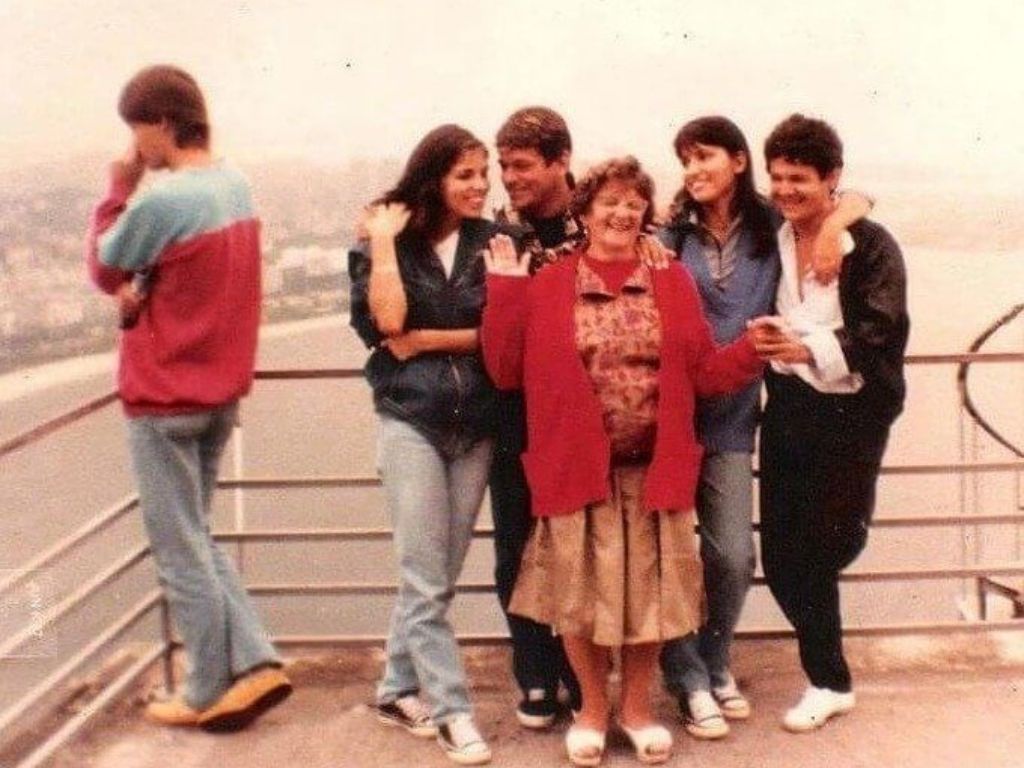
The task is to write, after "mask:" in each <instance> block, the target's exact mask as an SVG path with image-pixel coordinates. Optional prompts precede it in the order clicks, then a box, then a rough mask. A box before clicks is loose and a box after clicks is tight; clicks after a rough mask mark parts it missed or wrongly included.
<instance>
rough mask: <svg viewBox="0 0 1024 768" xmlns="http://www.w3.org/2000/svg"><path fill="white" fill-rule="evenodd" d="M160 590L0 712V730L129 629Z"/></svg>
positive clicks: (155, 602)
mask: <svg viewBox="0 0 1024 768" xmlns="http://www.w3.org/2000/svg"><path fill="white" fill-rule="evenodd" d="M162 595H163V593H162V592H161V591H160V590H159V589H154V590H153V591H152V592H150V593H149V594H148V595H146V597H144V598H143V599H142V600H140V601H139V602H138V603H136V604H135V607H134V608H132V609H131V610H130V611H128V613H126V614H125V615H124V616H123V617H122V618H121V619H120V620H119V621H118V622H117V623H116V624H114V625H112V626H111V627H109V628H108V629H106V630H105V631H104V632H103V633H102V634H101V635H99V636H97V637H96V638H95V639H93V640H92V642H90V643H89V644H88V645H87V646H85V647H84V648H83V649H82V650H80V651H79V652H78V653H76V654H75V655H74V656H72V657H71V658H70V659H68V660H67V661H66V662H65V663H64V664H62V665H61V666H60V667H58V668H57V669H56V670H54V671H53V672H52V673H51V674H50V675H48V676H47V677H46V679H45V680H43V681H42V682H41V683H39V684H38V685H37V686H36V687H35V688H33V689H32V690H31V691H29V693H28V694H26V695H25V696H23V697H22V698H21V699H20V700H19V701H18V702H16V703H15V704H14V705H13V706H11V707H9V708H8V709H6V710H4V712H3V713H0V732H3V730H4V729H5V728H7V727H8V726H10V725H11V724H12V723H14V722H17V720H18V719H20V718H21V717H23V716H24V715H25V713H26V712H28V711H29V710H31V709H32V707H34V706H35V705H36V704H37V703H38V702H39V700H40V699H42V698H43V697H44V696H46V694H48V693H49V692H50V691H52V690H53V689H54V688H56V687H57V686H58V685H60V684H61V683H62V682H64V680H66V679H67V678H68V677H70V676H71V675H72V674H73V673H74V672H75V670H77V669H78V668H79V667H80V666H81V665H82V664H84V663H85V662H86V661H88V660H89V659H90V658H91V657H92V656H94V655H95V654H96V653H98V652H99V651H100V650H101V649H102V648H104V647H105V646H107V645H109V644H110V643H112V642H114V641H115V640H117V639H118V638H119V637H121V635H123V634H124V633H125V632H127V631H128V630H130V629H131V628H132V627H134V626H135V625H136V624H138V623H139V621H140V620H141V619H142V618H143V617H144V616H145V615H146V614H147V613H149V612H150V611H151V610H153V608H154V607H155V606H156V605H158V604H159V603H160V598H161V597H162Z"/></svg>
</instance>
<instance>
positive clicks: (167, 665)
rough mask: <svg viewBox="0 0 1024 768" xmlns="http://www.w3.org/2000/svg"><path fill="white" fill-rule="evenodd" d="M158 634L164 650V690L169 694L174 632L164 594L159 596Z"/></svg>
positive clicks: (172, 691) (171, 680) (172, 683)
mask: <svg viewBox="0 0 1024 768" xmlns="http://www.w3.org/2000/svg"><path fill="white" fill-rule="evenodd" d="M160 634H161V637H162V639H163V642H164V650H163V653H162V654H161V657H162V661H163V669H164V690H165V691H167V693H168V695H171V694H173V693H174V633H173V630H172V629H171V611H170V606H169V605H168V604H167V596H166V595H164V596H163V597H161V598H160Z"/></svg>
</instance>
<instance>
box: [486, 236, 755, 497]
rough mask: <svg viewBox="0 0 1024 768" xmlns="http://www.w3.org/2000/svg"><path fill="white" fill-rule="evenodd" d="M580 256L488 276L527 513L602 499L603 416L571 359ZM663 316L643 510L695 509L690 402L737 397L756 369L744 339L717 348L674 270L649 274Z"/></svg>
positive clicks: (695, 448)
mask: <svg viewBox="0 0 1024 768" xmlns="http://www.w3.org/2000/svg"><path fill="white" fill-rule="evenodd" d="M579 258H580V253H579V252H577V253H574V254H573V255H571V256H569V257H566V258H564V259H562V260H561V261H560V262H558V263H557V264H553V265H551V266H548V267H545V268H544V269H542V270H541V271H540V272H538V273H537V274H536V275H535V276H534V277H532V278H527V277H511V276H502V275H488V276H487V305H486V307H485V308H484V316H483V327H482V328H481V342H482V345H483V354H484V362H485V364H486V366H487V370H488V373H490V375H491V378H492V379H493V380H494V383H495V384H496V385H497V386H498V387H499V388H500V389H519V388H522V389H523V390H524V394H525V398H526V422H527V438H528V442H527V445H528V450H527V451H526V453H524V454H523V457H522V460H523V466H524V468H525V470H526V478H527V481H528V483H529V486H530V492H531V495H532V501H533V513H534V515H537V516H538V517H546V516H553V515H566V514H571V513H572V512H575V511H576V510H579V509H581V508H583V507H584V506H585V505H587V504H593V503H596V502H599V501H602V500H604V499H606V498H608V496H609V494H610V490H611V489H610V486H609V474H610V464H611V449H610V443H609V440H608V436H607V435H606V434H605V430H604V421H603V418H602V415H601V406H600V404H599V402H598V399H597V396H596V395H595V394H594V392H593V388H592V386H591V383H590V378H589V376H588V375H587V372H586V369H585V368H584V367H583V363H582V361H581V360H580V356H579V353H578V351H577V350H576V340H575V339H576V334H575V318H574V305H575V300H576V265H577V264H578V262H579ZM653 277H654V298H655V303H656V305H657V307H658V313H659V316H660V318H661V332H662V342H661V368H660V370H659V373H658V385H659V398H658V434H657V437H656V438H655V444H654V456H653V458H652V461H651V464H650V467H649V468H648V472H647V480H646V483H645V488H644V499H643V502H644V508H645V509H646V510H648V511H652V510H657V509H692V508H693V506H694V495H695V491H696V487H697V476H698V474H699V471H700V459H701V454H702V453H703V448H702V447H701V446H700V445H699V444H698V443H697V440H696V436H695V433H694V398H695V396H698V395H700V396H713V395H719V394H726V393H729V392H734V391H736V390H738V389H741V388H742V387H743V386H744V385H746V384H748V383H750V382H751V381H753V379H755V378H756V377H757V376H758V375H759V374H760V373H761V369H762V363H761V361H760V360H759V359H758V357H757V355H756V354H755V352H754V348H753V345H752V344H751V343H750V342H749V341H748V340H747V338H746V336H741V337H740V338H739V339H737V340H736V341H735V342H733V343H732V344H729V345H728V346H725V347H722V348H716V347H715V345H714V342H713V341H712V337H711V330H710V328H709V326H708V323H707V320H705V318H704V314H703V312H702V311H701V306H700V298H699V296H698V294H697V289H696V287H695V285H694V282H693V278H691V277H690V276H689V274H688V273H687V272H686V271H685V270H684V269H683V268H682V267H681V266H680V265H679V264H677V263H674V264H672V265H671V266H669V267H668V268H667V269H662V270H654V271H653Z"/></svg>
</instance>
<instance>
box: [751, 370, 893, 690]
mask: <svg viewBox="0 0 1024 768" xmlns="http://www.w3.org/2000/svg"><path fill="white" fill-rule="evenodd" d="M768 393H769V395H768V404H767V406H766V408H765V414H764V421H763V425H762V428H761V492H760V497H761V559H762V562H763V565H764V572H765V576H766V578H767V580H768V586H769V587H770V588H771V591H772V594H773V595H774V596H775V599H776V601H777V602H778V604H779V607H780V608H782V611H783V613H784V614H785V615H786V618H787V619H789V622H790V623H791V624H792V625H793V628H794V629H795V630H796V634H797V639H798V640H799V644H800V661H801V663H802V664H803V668H804V671H805V672H806V673H807V677H808V678H809V679H810V682H811V684H812V685H814V686H816V687H818V688H828V689H830V690H833V691H841V692H846V691H849V690H850V688H851V682H850V670H849V667H848V666H847V664H846V659H845V658H844V657H843V643H842V617H841V614H840V607H839V584H838V581H839V574H840V572H841V571H842V570H843V569H844V568H845V567H846V566H848V565H849V564H850V563H852V562H853V561H854V560H855V559H856V558H857V556H858V555H859V554H860V552H861V550H862V549H863V548H864V545H865V544H866V543H867V537H868V524H869V523H870V522H871V514H872V512H873V511H874V506H875V484H876V481H877V479H878V470H879V467H880V465H881V460H882V454H883V452H884V451H885V444H886V440H887V439H888V434H889V426H888V423H880V422H878V421H877V420H874V419H873V418H872V417H873V414H872V412H871V409H870V407H869V406H868V404H867V401H866V400H865V399H864V398H863V397H860V396H858V395H824V394H821V393H818V392H816V391H815V390H813V389H812V388H811V387H809V386H807V385H805V384H804V383H803V382H801V381H800V380H799V379H797V378H796V377H791V376H778V375H773V376H769V377H768Z"/></svg>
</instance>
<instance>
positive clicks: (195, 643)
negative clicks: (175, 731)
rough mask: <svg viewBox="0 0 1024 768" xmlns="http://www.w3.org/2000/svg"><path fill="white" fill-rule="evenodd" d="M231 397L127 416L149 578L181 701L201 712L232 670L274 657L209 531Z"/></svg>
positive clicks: (233, 407)
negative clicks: (162, 601) (183, 670)
mask: <svg viewBox="0 0 1024 768" xmlns="http://www.w3.org/2000/svg"><path fill="white" fill-rule="evenodd" d="M237 412H238V405H237V403H232V404H229V405H225V406H222V407H220V408H215V409H212V410H209V411H202V412H199V413H190V414H184V415H180V416H139V417H136V418H131V419H129V420H128V441H129V449H130V451H131V457H132V464H133V466H134V470H135V479H136V483H137V484H138V488H139V500H140V502H141V505H142V516H143V520H144V521H145V525H146V532H147V534H148V535H149V544H150V549H151V551H152V553H153V559H154V561H155V562H156V569H157V576H158V577H159V579H160V583H161V584H162V585H163V588H164V592H165V594H166V596H167V600H168V603H169V605H170V610H171V616H172V617H173V619H174V623H175V625H176V626H177V628H178V632H179V633H180V634H181V638H182V642H183V644H184V646H185V653H186V655H187V657H188V662H189V665H188V666H189V670H188V676H187V679H186V684H185V693H184V696H185V701H186V702H187V703H188V704H189V706H191V707H193V708H195V709H205V708H206V707H208V706H210V705H211V704H213V702H215V701H216V700H217V699H218V698H219V697H220V696H221V694H223V693H224V691H226V690H227V689H228V688H229V687H230V686H231V683H232V682H233V681H234V679H235V678H236V677H238V676H239V675H240V674H242V673H244V672H246V671H247V670H250V669H252V668H253V667H256V666H259V665H261V664H267V663H274V664H276V663H278V662H279V659H278V656H277V653H276V651H275V650H274V647H273V645H271V643H270V641H269V639H268V638H267V633H266V630H264V628H263V625H262V624H261V623H260V621H259V619H258V618H257V616H256V612H255V610H254V609H253V606H252V603H251V601H250V600H249V596H248V594H246V592H245V589H244V587H243V586H242V585H241V583H240V581H239V579H238V575H237V574H236V573H235V569H234V566H233V565H232V564H231V561H230V560H229V559H228V558H227V556H226V555H225V554H224V553H223V552H222V551H221V549H220V547H219V546H218V545H217V543H216V542H215V541H214V540H213V537H212V536H211V535H210V525H209V513H210V502H211V500H212V498H213V490H214V488H215V487H216V483H217V466H218V463H219V461H220V456H221V453H222V452H223V450H224V445H225V444H226V443H227V441H228V438H229V437H230V435H231V429H232V427H233V426H234V423H235V419H236V415H237Z"/></svg>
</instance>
